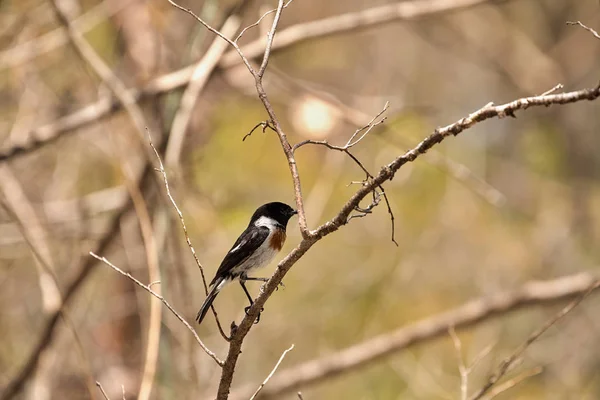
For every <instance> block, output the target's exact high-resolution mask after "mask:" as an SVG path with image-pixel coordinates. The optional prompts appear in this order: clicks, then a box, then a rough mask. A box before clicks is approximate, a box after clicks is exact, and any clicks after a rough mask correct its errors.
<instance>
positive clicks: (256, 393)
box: [250, 345, 294, 400]
mask: <svg viewBox="0 0 600 400" xmlns="http://www.w3.org/2000/svg"><path fill="white" fill-rule="evenodd" d="M293 348H294V345H291V346H290V348H289V349H287V350H285V351H284V352H283V354H281V357H279V361H277V363H276V364H275V366H274V367H273V369H272V370H271V373H270V374H269V375H268V376H267V377H266V378H265V380H264V381H263V383H261V384H260V386H259V387H258V389H256V392H254V394H253V395H252V397H250V400H254V399H255V398H256V396H258V394H259V393H260V391H261V390H262V388H263V387H265V385H266V384H267V382H269V380H270V379H271V377H272V376H273V374H275V371H277V368H279V364H281V362H282V361H283V359H284V358H285V356H286V355H287V353H289V352H290V351H292V349H293Z"/></svg>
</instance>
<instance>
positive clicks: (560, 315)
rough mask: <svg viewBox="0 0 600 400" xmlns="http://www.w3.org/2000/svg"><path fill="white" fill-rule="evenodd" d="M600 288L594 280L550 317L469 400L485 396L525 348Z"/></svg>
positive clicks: (503, 361) (505, 360)
mask: <svg viewBox="0 0 600 400" xmlns="http://www.w3.org/2000/svg"><path fill="white" fill-rule="evenodd" d="M599 286H600V281H599V280H594V281H593V282H592V283H591V284H590V285H589V286H588V287H587V288H586V290H585V291H584V292H583V293H582V294H581V295H580V296H579V297H577V298H576V299H575V300H573V301H572V302H571V303H569V304H568V305H567V306H566V307H565V308H563V309H562V310H560V312H558V313H557V314H556V315H555V316H554V317H552V318H551V319H550V320H549V321H548V322H546V323H545V324H544V325H543V326H542V327H540V328H539V329H537V330H536V331H535V332H533V333H532V334H531V335H530V336H529V337H528V338H527V340H526V341H525V342H524V343H523V344H522V345H521V346H519V347H518V348H517V349H516V350H515V351H514V352H513V353H512V354H511V355H510V356H508V357H507V358H505V359H504V360H502V362H501V363H500V365H499V366H498V368H497V369H496V371H494V373H493V374H492V375H490V376H489V378H488V380H487V382H486V383H485V384H484V385H483V387H482V388H481V389H479V390H478V391H477V392H476V393H475V394H473V395H472V396H471V397H470V398H469V400H479V399H481V398H482V397H483V395H485V394H486V393H487V392H488V391H489V390H490V389H491V388H492V387H493V386H494V385H495V384H496V383H498V381H499V380H500V379H502V377H503V376H504V375H505V374H506V373H507V372H508V371H509V370H510V369H511V368H512V367H513V366H514V365H515V364H516V363H517V362H518V360H520V359H521V356H522V354H523V353H524V352H525V350H527V348H528V347H529V346H530V345H531V344H532V343H533V342H535V341H536V340H538V338H539V337H540V336H542V334H544V332H546V331H547V330H548V329H550V328H551V327H552V326H553V325H554V324H556V323H557V322H558V321H559V320H560V319H562V318H563V317H564V316H565V315H567V314H568V313H569V312H571V311H572V310H573V309H574V308H575V307H577V306H578V305H579V304H580V303H581V302H582V301H583V300H584V299H585V298H586V297H587V296H589V295H590V293H592V292H593V291H594V290H596V289H597V288H598V287H599Z"/></svg>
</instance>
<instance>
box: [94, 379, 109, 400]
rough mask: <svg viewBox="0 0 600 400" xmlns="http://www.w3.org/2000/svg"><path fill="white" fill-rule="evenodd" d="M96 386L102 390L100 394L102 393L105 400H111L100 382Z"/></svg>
mask: <svg viewBox="0 0 600 400" xmlns="http://www.w3.org/2000/svg"><path fill="white" fill-rule="evenodd" d="M96 386H98V389H100V393H102V396H104V398H105V399H106V400H110V398H109V397H108V395H107V394H106V392H105V391H104V388H103V387H102V384H101V383H100V382H98V381H96Z"/></svg>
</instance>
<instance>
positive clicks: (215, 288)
mask: <svg viewBox="0 0 600 400" xmlns="http://www.w3.org/2000/svg"><path fill="white" fill-rule="evenodd" d="M222 287H223V279H219V280H217V281H216V282H215V283H213V284H212V285H211V287H210V292H208V295H207V296H206V300H204V303H202V307H200V311H198V315H197V316H196V321H198V323H199V324H201V323H202V320H203V319H204V316H206V313H207V312H208V309H209V308H210V306H211V305H212V303H213V301H215V298H216V297H217V295H218V294H219V292H220V291H221V288H222Z"/></svg>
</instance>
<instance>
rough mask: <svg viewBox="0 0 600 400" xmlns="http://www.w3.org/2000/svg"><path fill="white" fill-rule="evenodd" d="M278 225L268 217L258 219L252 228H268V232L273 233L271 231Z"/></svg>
mask: <svg viewBox="0 0 600 400" xmlns="http://www.w3.org/2000/svg"><path fill="white" fill-rule="evenodd" d="M278 225H279V224H278V223H277V221H275V220H274V219H273V218H269V217H260V218H259V219H257V220H256V221H254V226H264V227H266V228H269V230H270V231H273V229H275V228H277V226H278Z"/></svg>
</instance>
